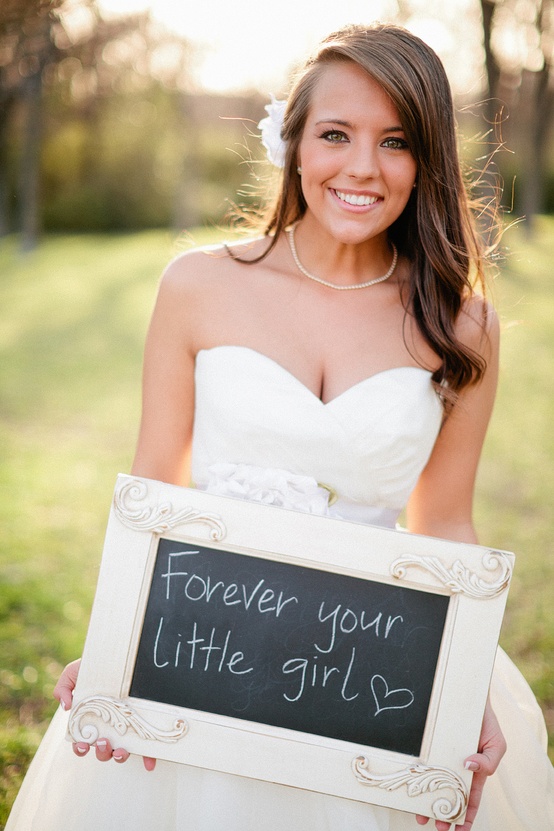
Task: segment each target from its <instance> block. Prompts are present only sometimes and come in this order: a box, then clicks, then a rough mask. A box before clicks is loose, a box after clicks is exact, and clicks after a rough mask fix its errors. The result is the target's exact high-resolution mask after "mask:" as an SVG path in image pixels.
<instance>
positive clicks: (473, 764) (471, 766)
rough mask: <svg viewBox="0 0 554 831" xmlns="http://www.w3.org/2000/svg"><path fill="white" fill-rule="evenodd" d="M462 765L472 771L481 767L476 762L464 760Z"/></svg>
mask: <svg viewBox="0 0 554 831" xmlns="http://www.w3.org/2000/svg"><path fill="white" fill-rule="evenodd" d="M464 767H465V769H466V770H472V771H473V772H474V773H476V772H477V771H478V770H480V769H481V766H480V765H479V763H478V762H466V763H465V765H464Z"/></svg>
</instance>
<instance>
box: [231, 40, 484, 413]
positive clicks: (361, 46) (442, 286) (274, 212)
mask: <svg viewBox="0 0 554 831" xmlns="http://www.w3.org/2000/svg"><path fill="white" fill-rule="evenodd" d="M338 61H352V62H353V63H355V64H357V65H358V66H359V67H361V68H362V69H363V70H364V71H365V72H367V73H368V75H369V76H370V77H371V78H373V79H374V80H375V81H377V83H378V84H380V86H382V87H383V89H384V90H385V91H386V92H387V93H388V95H389V96H390V98H391V100H392V101H393V103H394V105H395V107H396V109H397V110H398V114H399V117H400V121H401V124H402V128H403V130H404V132H405V135H406V140H407V142H408V145H409V147H410V150H411V152H412V155H413V157H414V159H415V161H416V163H417V187H416V188H415V189H414V190H413V192H412V195H411V197H410V199H409V201H408V204H407V206H406V208H405V209H404V211H403V213H402V214H401V216H400V217H399V218H398V219H397V220H396V222H394V223H393V225H392V226H391V227H390V228H389V236H390V239H391V240H392V241H393V242H394V243H395V244H396V246H397V248H398V250H399V253H401V254H403V255H404V256H406V257H407V258H408V259H409V260H410V262H411V264H412V271H411V279H410V288H409V298H408V300H407V305H406V309H407V314H408V313H410V314H413V316H414V318H415V320H416V323H417V326H418V328H419V330H420V331H421V333H422V335H423V337H424V338H425V340H426V341H427V343H428V344H429V345H430V346H431V348H432V349H433V351H434V352H435V353H436V354H437V355H438V356H439V357H440V359H441V366H440V367H439V368H438V369H437V370H436V371H435V373H434V374H433V380H434V381H435V382H436V383H437V384H441V385H443V386H444V387H445V389H446V390H448V391H449V394H450V396H452V395H455V394H456V393H458V392H459V391H460V390H461V389H462V388H463V387H464V386H466V385H467V384H472V383H476V382H477V381H479V380H480V378H481V377H482V375H483V373H484V371H485V368H486V364H485V361H484V359H483V358H482V357H481V356H480V355H478V354H477V353H476V352H474V351H473V350H471V349H469V348H468V347H467V346H465V345H464V344H463V343H461V342H460V340H459V339H458V338H457V337H456V331H455V322H456V318H457V316H458V314H459V312H460V309H461V308H462V305H463V303H464V300H465V299H466V298H468V297H469V296H471V295H472V294H474V293H475V287H476V286H479V287H480V288H481V290H482V291H484V284H485V278H484V268H483V263H484V252H483V247H484V246H483V243H482V240H481V237H480V235H479V234H478V232H477V231H476V228H475V223H474V218H473V214H472V210H471V207H470V200H469V197H468V193H467V191H466V187H465V183H464V180H463V176H462V172H461V166H460V161H459V156H458V146H457V134H456V122H455V116H454V106H453V101H452V93H451V89H450V84H449V82H448V78H447V76H446V73H445V70H444V67H443V65H442V63H441V61H440V60H439V58H438V56H437V55H436V54H435V52H434V51H433V50H432V49H431V48H430V47H429V46H427V44H426V43H424V42H423V41H422V40H421V39H420V38H418V37H416V36H415V35H413V34H412V33H411V32H409V31H407V30H406V29H403V28H401V27H399V26H394V25H389V24H375V25H372V26H369V27H367V26H360V25H356V26H348V27H346V28H344V29H341V30H339V31H338V32H335V33H333V34H331V35H330V36H329V37H327V38H325V40H323V41H322V42H321V44H320V46H319V48H318V50H317V52H316V53H315V54H314V55H313V56H312V57H311V58H310V59H309V60H308V62H307V63H306V65H305V67H304V69H303V70H302V71H301V73H300V74H299V76H298V77H297V79H296V81H295V83H294V86H293V88H292V91H291V94H290V96H289V99H288V102H287V108H286V112H285V117H284V123H283V128H282V132H281V135H282V138H283V139H284V141H286V142H287V150H286V160H285V166H284V170H283V174H282V179H281V184H280V189H279V192H278V194H277V198H276V200H275V203H274V205H273V206H272V207H271V208H270V210H269V212H268V215H267V220H266V222H265V227H264V232H265V234H266V235H268V236H270V237H271V241H270V243H269V245H268V248H267V249H266V251H264V252H263V254H262V255H261V256H260V257H257V258H256V260H253V261H251V262H259V261H260V260H261V259H263V258H264V257H266V256H267V254H268V253H269V252H270V251H271V250H272V248H273V247H274V246H275V244H276V243H277V240H278V239H279V237H280V236H281V234H282V233H283V231H284V230H285V228H286V227H287V226H288V225H290V224H291V223H293V222H296V221H297V220H299V219H301V218H302V216H303V215H304V213H305V211H306V207H307V206H306V202H305V200H304V196H303V193H302V185H301V179H300V176H299V175H298V172H297V169H296V168H297V164H298V162H297V156H298V147H299V144H300V141H301V139H302V134H303V131H304V126H305V123H306V119H307V116H308V112H309V108H310V104H311V98H312V92H313V89H314V87H315V85H316V84H317V82H318V79H319V77H320V75H321V72H322V71H323V70H324V69H325V67H327V66H329V64H331V63H334V62H338ZM244 262H246V260H245V261H244ZM482 309H483V326H484V325H485V319H486V304H485V303H484V301H483V304H482ZM449 394H448V393H447V397H448V395H449Z"/></svg>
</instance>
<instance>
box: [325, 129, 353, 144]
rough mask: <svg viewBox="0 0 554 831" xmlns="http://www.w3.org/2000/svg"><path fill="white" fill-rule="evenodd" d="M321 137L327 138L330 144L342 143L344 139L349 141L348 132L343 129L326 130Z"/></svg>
mask: <svg viewBox="0 0 554 831" xmlns="http://www.w3.org/2000/svg"><path fill="white" fill-rule="evenodd" d="M321 138H322V139H325V140H326V141H328V142H329V143H330V144H340V142H342V141H348V138H347V136H346V134H345V133H343V132H342V131H341V130H326V131H325V132H324V133H323V134H322V136H321Z"/></svg>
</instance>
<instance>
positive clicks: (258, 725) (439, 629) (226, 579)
mask: <svg viewBox="0 0 554 831" xmlns="http://www.w3.org/2000/svg"><path fill="white" fill-rule="evenodd" d="M513 560H514V558H513V555H512V554H509V553H508V552H502V551H491V550H490V549H486V548H482V547H480V546H476V545H462V544H460V543H453V542H447V541H445V540H439V539H431V538H428V537H423V536H416V535H411V534H406V533H401V532H397V531H391V530H385V529H380V528H372V527H369V526H363V525H358V524H355V523H350V522H343V521H340V520H337V519H329V518H326V517H318V516H311V515H308V514H302V513H298V512H294V511H289V510H284V509H280V508H273V507H270V506H265V505H259V504H252V503H248V502H243V501H240V500H235V499H229V498H226V497H219V496H213V495H208V494H206V493H202V492H199V491H196V490H193V489H192V490H191V489H188V488H179V487H175V486H171V485H166V484H163V483H161V482H156V481H152V480H148V479H139V478H136V477H129V476H120V477H118V481H117V484H116V488H115V493H114V499H113V504H112V509H111V512H110V518H109V522H108V529H107V533H106V540H105V545H104V554H103V557H102V564H101V568H100V576H99V580H98V587H97V591H96V597H95V601H94V606H93V611H92V616H91V622H90V625H89V631H88V634H87V640H86V644H85V649H84V654H83V660H82V664H81V670H80V673H79V678H78V682H77V686H76V689H75V692H74V698H73V707H72V709H71V712H70V714H69V721H68V737H70V738H71V739H72V740H74V741H89V742H94V741H95V740H96V738H98V737H99V736H105V737H107V738H108V739H109V740H110V741H111V742H112V743H113V744H114V745H115V746H124V747H126V748H127V749H128V750H129V751H130V752H131V753H137V754H142V755H145V756H155V757H157V758H159V759H166V760H169V761H173V762H178V763H183V764H187V765H194V766H197V767H203V768H210V769H213V770H217V771H221V772H224V773H230V774H234V775H237V776H244V777H249V778H254V779H261V780H265V781H267V782H275V783H280V784H282V785H289V786H292V787H295V788H304V789H307V790H313V791H320V792H322V793H327V794H331V795H334V796H339V797H343V798H346V799H354V800H358V801H361V802H370V803H374V804H376V805H383V806H386V807H390V808H395V809H399V810H402V811H411V812H413V813H418V814H422V815H424V816H428V817H431V818H434V819H441V820H444V821H449V822H462V821H463V818H464V816H465V811H466V808H467V802H468V794H469V788H470V785H471V776H472V774H471V772H470V771H466V770H465V769H464V768H463V760H464V759H465V758H466V757H467V756H468V755H470V754H471V753H473V752H475V750H476V749H477V745H478V740H479V734H480V729H481V722H482V718H483V712H484V709H485V704H486V700H487V694H488V687H489V682H490V676H491V672H492V668H493V664H494V658H495V653H496V648H497V643H498V636H499V632H500V625H501V621H502V615H503V611H504V607H505V603H506V597H507V591H508V586H509V582H510V578H511V574H512V569H513Z"/></svg>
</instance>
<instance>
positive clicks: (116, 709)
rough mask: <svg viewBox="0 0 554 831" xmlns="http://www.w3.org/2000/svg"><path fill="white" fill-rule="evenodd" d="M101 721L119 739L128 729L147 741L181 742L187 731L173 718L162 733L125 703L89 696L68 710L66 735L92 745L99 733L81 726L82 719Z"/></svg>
mask: <svg viewBox="0 0 554 831" xmlns="http://www.w3.org/2000/svg"><path fill="white" fill-rule="evenodd" d="M90 718H93V719H102V721H103V722H104V723H105V724H109V725H110V727H113V728H114V730H116V731H117V733H118V734H119V735H120V736H124V735H125V733H127V731H128V730H132V731H133V732H134V733H136V734H137V736H140V738H141V739H151V740H154V741H158V742H166V743H167V742H170V743H172V742H176V741H179V739H182V738H183V736H184V735H185V734H186V733H187V731H188V724H187V722H186V721H185V719H183V718H177V719H175V721H174V723H173V727H171V728H170V729H169V730H162V729H160V728H159V727H155V726H154V725H153V724H150V723H149V722H148V721H146V719H145V718H144V717H143V716H141V715H139V714H138V713H137V712H136V710H134V709H133V707H131V706H130V705H129V703H128V702H126V701H122V700H121V699H118V698H110V697H109V696H106V695H97V696H90V697H89V698H85V699H83V701H81V702H80V703H79V704H78V705H77V706H76V707H75V708H74V709H73V710H72V711H71V715H70V719H69V733H70V735H71V737H72V739H73V741H75V742H81V741H83V742H88V743H91V744H92V743H94V742H95V741H96V740H97V739H98V737H99V735H100V731H99V730H98V728H97V727H96V725H95V724H94V723H92V722H89V723H87V724H84V725H83V724H82V722H83V721H84V720H86V719H90Z"/></svg>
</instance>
